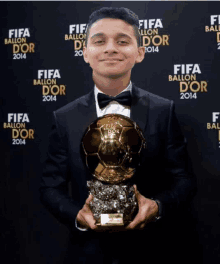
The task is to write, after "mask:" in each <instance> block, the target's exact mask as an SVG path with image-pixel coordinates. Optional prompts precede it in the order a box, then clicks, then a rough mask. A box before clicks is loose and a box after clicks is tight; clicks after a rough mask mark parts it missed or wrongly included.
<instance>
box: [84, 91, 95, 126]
mask: <svg viewBox="0 0 220 264" xmlns="http://www.w3.org/2000/svg"><path fill="white" fill-rule="evenodd" d="M80 113H81V114H80V118H81V120H80V123H81V126H82V131H85V130H86V129H87V127H88V126H89V125H90V124H91V123H92V122H94V121H95V120H96V119H97V113H96V106H95V96H94V90H93V89H92V91H91V92H90V93H88V94H87V95H85V97H84V100H83V101H82V104H81V105H80Z"/></svg>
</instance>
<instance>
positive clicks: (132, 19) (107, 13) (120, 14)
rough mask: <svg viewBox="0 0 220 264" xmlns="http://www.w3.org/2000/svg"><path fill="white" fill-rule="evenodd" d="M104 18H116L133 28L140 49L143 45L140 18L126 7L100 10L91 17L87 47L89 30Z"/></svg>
mask: <svg viewBox="0 0 220 264" xmlns="http://www.w3.org/2000/svg"><path fill="white" fill-rule="evenodd" d="M103 18H114V19H121V20H123V21H125V22H127V23H128V24H130V25H132V26H133V29H134V33H135V36H136V39H137V44H138V47H139V46H140V45H141V40H140V38H141V36H140V33H139V30H138V29H139V18H138V16H137V15H136V14H135V13H134V12H133V11H131V10H130V9H128V8H125V7H119V8H118V7H102V8H101V9H99V10H96V11H94V12H93V13H92V14H91V15H90V17H89V22H88V25H87V31H86V41H85V45H86V46H87V43H88V36H89V30H90V28H91V26H92V24H93V23H94V22H96V21H97V20H101V19H103Z"/></svg>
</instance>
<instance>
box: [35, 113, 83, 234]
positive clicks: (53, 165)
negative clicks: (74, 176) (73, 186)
mask: <svg viewBox="0 0 220 264" xmlns="http://www.w3.org/2000/svg"><path fill="white" fill-rule="evenodd" d="M68 182H69V179H68V149H67V144H65V141H64V140H63V138H62V137H61V133H60V131H59V127H58V124H57V121H56V115H55V112H54V124H53V126H52V131H51V133H50V135H49V146H48V153H47V158H46V161H45V163H44V167H43V176H42V178H41V184H40V189H39V191H40V201H41V202H42V204H43V205H44V206H45V207H46V209H47V210H48V211H49V212H50V213H51V214H52V215H53V216H54V217H55V218H56V219H57V220H58V221H59V222H61V223H62V224H64V225H66V226H67V227H68V228H69V229H70V230H72V231H73V230H74V231H75V230H77V229H76V228H75V218H76V215H77V213H78V211H79V210H80V207H79V205H78V204H76V202H74V201H73V199H71V198H70V196H69V194H68Z"/></svg>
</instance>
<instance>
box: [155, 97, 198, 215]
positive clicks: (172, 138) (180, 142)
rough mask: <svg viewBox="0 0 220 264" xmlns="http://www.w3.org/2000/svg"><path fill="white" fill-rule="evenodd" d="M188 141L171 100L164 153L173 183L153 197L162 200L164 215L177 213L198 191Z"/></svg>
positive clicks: (167, 173) (168, 172)
mask: <svg viewBox="0 0 220 264" xmlns="http://www.w3.org/2000/svg"><path fill="white" fill-rule="evenodd" d="M186 143H187V142H186V139H185V137H184V136H183V134H182V131H181V128H180V125H179V122H178V120H177V117H176V114H175V106H174V103H173V101H171V105H170V114H169V121H168V126H167V140H166V149H165V155H164V159H165V164H166V165H165V173H166V175H168V177H170V178H171V184H170V188H168V189H167V190H166V191H164V192H162V193H159V194H157V195H155V196H154V197H153V198H154V199H157V200H159V201H160V202H161V208H162V217H164V216H169V215H172V214H175V212H176V210H177V209H178V208H179V206H180V205H182V204H184V203H189V202H190V201H191V199H192V198H193V196H194V195H195V193H196V178H195V175H194V174H193V172H192V168H191V167H190V164H189V156H188V153H187V148H186Z"/></svg>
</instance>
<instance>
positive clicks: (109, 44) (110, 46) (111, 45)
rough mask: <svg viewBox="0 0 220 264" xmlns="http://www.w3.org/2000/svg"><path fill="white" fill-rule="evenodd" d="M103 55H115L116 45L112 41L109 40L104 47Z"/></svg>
mask: <svg viewBox="0 0 220 264" xmlns="http://www.w3.org/2000/svg"><path fill="white" fill-rule="evenodd" d="M104 52H105V53H115V52H118V49H117V46H116V43H115V42H114V41H113V40H109V41H108V42H107V43H106V45H105V50H104Z"/></svg>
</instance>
